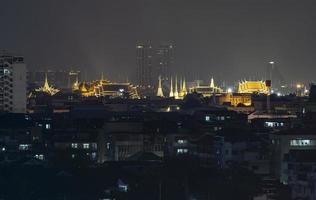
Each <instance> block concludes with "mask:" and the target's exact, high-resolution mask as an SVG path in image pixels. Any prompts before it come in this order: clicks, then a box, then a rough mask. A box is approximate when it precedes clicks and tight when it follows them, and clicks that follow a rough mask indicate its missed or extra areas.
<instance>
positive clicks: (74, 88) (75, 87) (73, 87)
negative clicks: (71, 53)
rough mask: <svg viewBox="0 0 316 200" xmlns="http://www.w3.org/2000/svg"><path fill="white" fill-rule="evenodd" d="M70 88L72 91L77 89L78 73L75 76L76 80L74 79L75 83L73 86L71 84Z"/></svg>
mask: <svg viewBox="0 0 316 200" xmlns="http://www.w3.org/2000/svg"><path fill="white" fill-rule="evenodd" d="M72 90H73V91H75V90H79V80H78V74H77V76H76V81H75V83H74V84H73V86H72Z"/></svg>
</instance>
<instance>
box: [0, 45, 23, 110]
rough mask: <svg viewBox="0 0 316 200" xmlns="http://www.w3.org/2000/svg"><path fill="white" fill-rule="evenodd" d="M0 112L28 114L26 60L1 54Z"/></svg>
mask: <svg viewBox="0 0 316 200" xmlns="http://www.w3.org/2000/svg"><path fill="white" fill-rule="evenodd" d="M0 111H4V112H13V113H25V112H26V65H25V63H24V58H23V57H21V56H16V55H13V54H10V53H8V52H6V51H1V52H0Z"/></svg>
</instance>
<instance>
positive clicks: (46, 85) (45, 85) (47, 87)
mask: <svg viewBox="0 0 316 200" xmlns="http://www.w3.org/2000/svg"><path fill="white" fill-rule="evenodd" d="M43 88H44V89H45V90H49V88H50V87H49V84H48V78H47V72H46V73H45V81H44V86H43Z"/></svg>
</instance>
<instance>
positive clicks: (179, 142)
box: [177, 139, 188, 144]
mask: <svg viewBox="0 0 316 200" xmlns="http://www.w3.org/2000/svg"><path fill="white" fill-rule="evenodd" d="M187 142H188V141H187V140H182V139H181V140H178V141H177V143H178V144H186V143H187Z"/></svg>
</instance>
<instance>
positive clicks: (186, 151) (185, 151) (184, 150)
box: [177, 149, 189, 154]
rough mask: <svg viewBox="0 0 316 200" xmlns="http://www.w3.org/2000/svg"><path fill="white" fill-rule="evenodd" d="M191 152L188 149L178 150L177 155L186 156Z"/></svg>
mask: <svg viewBox="0 0 316 200" xmlns="http://www.w3.org/2000/svg"><path fill="white" fill-rule="evenodd" d="M188 152H189V150H188V149H177V154H185V153H188Z"/></svg>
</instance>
